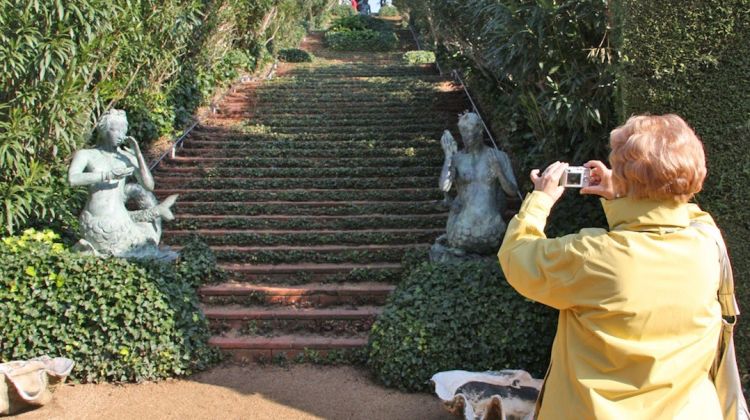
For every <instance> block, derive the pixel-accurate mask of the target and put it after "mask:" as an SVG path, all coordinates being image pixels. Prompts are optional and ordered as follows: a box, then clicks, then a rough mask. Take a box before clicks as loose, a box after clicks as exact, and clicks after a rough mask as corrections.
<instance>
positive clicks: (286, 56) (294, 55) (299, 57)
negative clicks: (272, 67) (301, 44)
mask: <svg viewBox="0 0 750 420" xmlns="http://www.w3.org/2000/svg"><path fill="white" fill-rule="evenodd" d="M279 60H281V61H286V62H287V63H309V62H311V61H313V55H312V54H310V53H309V52H307V51H305V50H301V49H299V48H284V49H283V50H280V51H279Z"/></svg>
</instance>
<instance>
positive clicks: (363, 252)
mask: <svg viewBox="0 0 750 420" xmlns="http://www.w3.org/2000/svg"><path fill="white" fill-rule="evenodd" d="M429 247H430V244H428V243H423V244H409V245H306V246H301V245H300V246H235V245H229V246H211V250H212V251H213V253H214V255H215V256H216V259H217V260H218V261H220V262H224V263H249V264H293V263H294V264H298V263H302V262H309V263H316V264H318V263H335V264H343V263H357V264H365V263H367V264H370V263H382V262H392V263H398V262H401V261H402V260H403V258H404V257H405V256H406V255H412V254H414V255H427V250H428V249H429ZM173 249H175V250H179V249H181V246H174V247H173Z"/></svg>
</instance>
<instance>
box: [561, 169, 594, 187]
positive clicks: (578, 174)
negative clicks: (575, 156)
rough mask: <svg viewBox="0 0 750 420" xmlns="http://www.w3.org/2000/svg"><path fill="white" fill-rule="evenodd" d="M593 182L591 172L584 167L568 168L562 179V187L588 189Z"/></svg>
mask: <svg viewBox="0 0 750 420" xmlns="http://www.w3.org/2000/svg"><path fill="white" fill-rule="evenodd" d="M590 182H591V170H590V169H589V168H584V167H583V166H568V167H567V169H565V172H564V173H563V176H562V178H560V185H562V186H563V187H566V188H582V187H588V186H589V184H590Z"/></svg>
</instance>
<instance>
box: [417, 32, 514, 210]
mask: <svg viewBox="0 0 750 420" xmlns="http://www.w3.org/2000/svg"><path fill="white" fill-rule="evenodd" d="M409 30H410V31H411V35H412V36H413V37H414V42H416V44H417V48H419V49H420V50H421V48H420V45H419V37H418V36H417V34H416V32H415V31H414V27H413V26H412V25H409ZM435 66H436V67H437V68H438V71H439V72H440V75H441V76H442V75H443V71H442V70H441V69H440V64H438V61H437V57H436V58H435ZM451 76H452V77H453V80H454V81H458V83H460V84H461V89H463V91H464V94H465V95H466V98H468V99H469V103H471V108H472V111H473V112H474V113H475V114H477V115H478V116H479V121H481V122H482V126H483V127H484V131H485V132H486V133H487V137H489V138H490V141H491V142H492V145H493V146H495V149H498V150H503V149H501V148H500V147H499V146H498V145H497V142H495V138H494V137H493V136H492V132H491V131H490V128H489V127H488V126H487V123H485V122H484V118H483V117H482V113H481V112H479V107H478V106H477V104H476V102H474V98H472V97H471V93H470V92H469V89H468V87H467V86H466V83H464V79H463V77H461V72H460V71H458V70H456V69H453V70H451ZM517 193H518V198H520V199H521V201H523V196H522V195H521V191H520V190H519V191H517Z"/></svg>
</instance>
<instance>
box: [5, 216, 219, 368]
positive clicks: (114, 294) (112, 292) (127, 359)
mask: <svg viewBox="0 0 750 420" xmlns="http://www.w3.org/2000/svg"><path fill="white" fill-rule="evenodd" d="M56 239H57V236H56V235H55V234H53V233H52V232H51V231H46V232H36V231H33V230H28V231H26V232H25V233H24V234H23V235H22V236H20V237H7V238H4V239H3V240H2V243H0V336H1V337H2V338H3V339H2V340H1V341H0V360H2V361H9V360H22V359H29V358H32V357H38V356H40V355H43V354H46V355H49V356H51V357H67V358H70V359H72V360H74V361H75V362H76V365H75V368H74V370H73V372H72V374H71V376H72V378H73V379H75V380H78V381H83V382H99V381H117V382H120V381H138V382H139V381H143V380H155V379H161V378H167V377H172V376H180V375H187V374H190V373H192V372H195V371H197V370H201V369H204V368H206V367H208V366H209V365H210V364H211V363H213V362H215V361H216V360H218V353H217V352H216V351H215V350H214V349H212V348H210V347H208V343H207V340H208V336H209V334H208V329H207V324H206V320H205V318H204V317H203V314H202V312H201V311H200V308H199V307H198V300H197V295H196V292H195V287H196V286H198V285H199V284H202V283H203V282H204V281H212V280H214V281H215V280H219V279H222V278H223V274H222V273H221V272H219V271H217V269H216V265H215V264H216V260H215V258H214V257H213V254H211V252H210V250H209V249H208V248H207V247H206V246H205V245H202V244H200V243H196V242H193V241H191V242H187V243H186V247H185V249H183V251H182V261H180V262H178V263H177V264H162V263H130V262H127V261H125V260H123V259H117V258H106V259H105V258H97V257H92V256H84V255H81V254H78V253H74V252H71V251H70V250H69V249H67V248H66V247H65V246H64V245H63V244H62V243H58V242H56Z"/></svg>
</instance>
